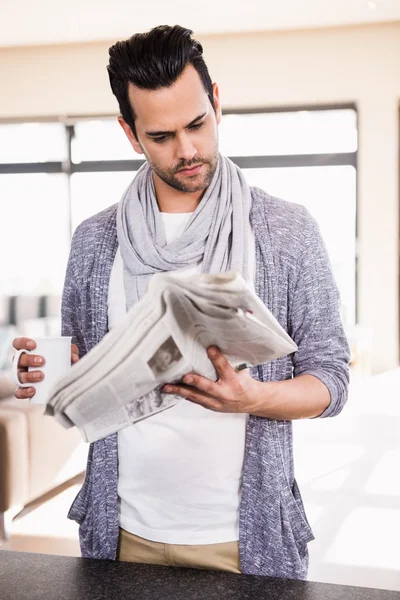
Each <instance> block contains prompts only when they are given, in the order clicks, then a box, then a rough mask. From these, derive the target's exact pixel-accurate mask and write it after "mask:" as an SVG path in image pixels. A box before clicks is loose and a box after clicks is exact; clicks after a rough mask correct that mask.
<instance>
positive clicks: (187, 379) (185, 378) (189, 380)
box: [183, 375, 193, 383]
mask: <svg viewBox="0 0 400 600" xmlns="http://www.w3.org/2000/svg"><path fill="white" fill-rule="evenodd" d="M183 381H184V382H185V383H193V377H192V376H191V375H186V376H185V377H184V378H183Z"/></svg>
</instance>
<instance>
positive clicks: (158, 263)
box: [117, 155, 251, 309]
mask: <svg viewBox="0 0 400 600" xmlns="http://www.w3.org/2000/svg"><path fill="white" fill-rule="evenodd" d="M250 204H251V194H250V188H249V186H248V184H247V182H246V180H245V178H244V176H243V174H242V172H241V171H240V169H239V168H238V167H237V166H236V165H235V164H234V163H233V162H232V161H230V160H229V159H228V158H226V157H224V156H221V155H219V160H218V166H217V169H216V171H215V174H214V177H213V179H212V181H211V183H210V185H209V187H208V188H207V190H206V192H205V194H204V196H203V198H202V200H201V202H200V203H199V205H198V207H197V208H196V210H195V211H194V213H193V214H192V216H191V218H190V220H189V222H188V224H187V225H186V228H185V230H184V231H183V233H182V235H181V236H180V237H179V238H177V239H176V240H174V241H173V242H171V243H170V244H167V243H166V237H165V229H164V224H163V221H162V217H161V215H160V211H159V209H158V205H157V200H156V195H155V190H154V183H153V177H152V169H151V167H150V166H149V165H148V164H147V163H146V164H145V165H143V167H141V168H140V170H139V171H138V173H137V175H136V177H135V178H134V180H133V181H132V183H131V184H130V185H129V187H128V189H127V190H126V191H125V193H124V195H123V197H122V198H121V201H120V203H119V206H118V213H117V233H118V242H119V247H120V251H121V255H122V260H123V262H124V286H125V294H126V303H127V308H128V309H129V308H131V306H133V304H135V303H136V302H137V301H138V300H140V298H141V297H142V296H143V294H144V293H145V291H146V289H147V286H148V283H149V281H150V278H151V276H152V275H154V274H155V273H164V272H166V271H174V270H175V269H180V268H182V267H187V266H188V265H191V264H196V263H198V262H199V261H201V260H202V261H203V263H202V272H203V273H219V272H221V271H237V272H239V273H241V274H242V276H243V277H244V279H245V280H246V281H248V279H249V273H248V263H249V261H248V228H249V215H250Z"/></svg>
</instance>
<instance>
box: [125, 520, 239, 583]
mask: <svg viewBox="0 0 400 600" xmlns="http://www.w3.org/2000/svg"><path fill="white" fill-rule="evenodd" d="M117 559H118V560H121V561H125V562H135V563H146V564H151V565H166V566H170V567H188V568H193V569H210V570H217V571H230V572H232V573H240V572H241V571H240V560H239V543H238V542H227V543H224V544H208V545H204V546H184V545H181V544H161V543H159V542H151V541H150V540H145V539H144V538H141V537H138V536H137V535H133V534H132V533H129V532H128V531H125V529H121V528H120V530H119V542H118V553H117Z"/></svg>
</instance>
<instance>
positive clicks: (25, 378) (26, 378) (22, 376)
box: [18, 371, 44, 383]
mask: <svg viewBox="0 0 400 600" xmlns="http://www.w3.org/2000/svg"><path fill="white" fill-rule="evenodd" d="M18 378H19V380H20V383H37V382H38V381H42V380H43V379H44V374H43V373H42V371H29V372H28V371H20V372H19V373H18Z"/></svg>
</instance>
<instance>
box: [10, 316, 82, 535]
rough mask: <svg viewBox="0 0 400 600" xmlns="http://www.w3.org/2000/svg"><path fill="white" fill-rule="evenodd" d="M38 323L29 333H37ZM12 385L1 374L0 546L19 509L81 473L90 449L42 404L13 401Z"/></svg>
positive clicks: (20, 330) (21, 331)
mask: <svg viewBox="0 0 400 600" xmlns="http://www.w3.org/2000/svg"><path fill="white" fill-rule="evenodd" d="M14 314H15V307H14ZM28 316H29V319H32V314H29V315H28ZM33 316H35V315H33ZM52 318H54V315H52ZM24 322H26V321H24ZM13 325H15V326H16V328H17V333H18V335H20V334H22V335H29V334H30V330H29V328H28V329H27V328H26V327H24V326H22V325H21V323H20V324H18V323H13ZM37 325H38V323H35V327H34V328H33V329H32V330H31V333H32V334H35V333H36V332H37V333H39V329H38V327H37ZM3 326H4V320H3ZM45 333H46V334H49V333H51V332H45ZM32 337H34V335H32ZM15 387H16V386H15V384H13V383H12V381H11V378H10V377H9V375H8V374H7V373H0V543H1V541H4V540H5V539H7V537H8V536H9V534H10V531H11V526H12V520H13V518H14V517H15V516H16V514H17V513H18V512H19V511H20V510H21V509H22V508H24V507H25V506H26V505H27V504H28V503H29V502H31V501H33V500H35V499H37V498H39V497H40V496H42V495H43V494H45V493H47V492H49V491H50V490H52V489H54V488H55V487H57V486H58V485H60V484H62V483H64V482H66V481H68V480H69V479H71V478H73V477H75V476H76V475H78V474H79V473H81V472H83V471H84V470H85V465H86V457H87V451H88V444H84V443H83V442H82V440H81V437H80V435H79V433H78V432H77V431H76V430H75V429H71V430H66V429H64V428H63V427H62V426H61V425H59V424H58V423H57V422H56V421H55V420H54V419H52V418H51V417H48V416H44V415H43V406H35V405H32V404H30V403H29V401H27V400H17V399H16V398H15V397H14V396H13V391H14V390H15Z"/></svg>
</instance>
